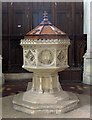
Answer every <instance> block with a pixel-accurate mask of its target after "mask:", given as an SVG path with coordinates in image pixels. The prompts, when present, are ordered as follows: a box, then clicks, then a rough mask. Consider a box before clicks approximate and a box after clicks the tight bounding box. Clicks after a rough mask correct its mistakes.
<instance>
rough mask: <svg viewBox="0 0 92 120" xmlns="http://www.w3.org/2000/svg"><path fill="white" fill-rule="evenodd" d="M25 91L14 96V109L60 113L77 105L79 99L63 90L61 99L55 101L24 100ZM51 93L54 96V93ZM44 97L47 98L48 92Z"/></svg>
mask: <svg viewBox="0 0 92 120" xmlns="http://www.w3.org/2000/svg"><path fill="white" fill-rule="evenodd" d="M25 93H26V92H25ZM25 93H21V94H17V95H15V96H14V98H13V107H14V109H15V110H18V111H22V112H25V113H28V114H61V113H64V112H68V111H71V110H73V109H75V108H77V107H78V102H79V99H78V98H77V96H76V95H75V94H73V93H71V92H65V91H63V95H62V96H61V97H62V99H60V100H58V102H56V103H55V102H54V103H41V102H40V101H39V100H38V101H39V103H33V102H28V101H24V100H23V96H24V94H25ZM61 93H62V91H61ZM64 94H66V95H67V94H68V96H66V97H64ZM51 95H52V96H54V94H51ZM58 95H60V93H57V96H58ZM46 97H47V99H48V100H49V98H48V94H46ZM63 97H64V99H63ZM56 98H57V97H56ZM59 98H60V96H59ZM65 98H66V99H65Z"/></svg>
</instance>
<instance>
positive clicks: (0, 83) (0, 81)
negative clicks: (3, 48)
mask: <svg viewBox="0 0 92 120" xmlns="http://www.w3.org/2000/svg"><path fill="white" fill-rule="evenodd" d="M1 85H2V57H1V55H0V86H1Z"/></svg>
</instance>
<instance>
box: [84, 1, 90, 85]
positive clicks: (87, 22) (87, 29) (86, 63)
mask: <svg viewBox="0 0 92 120" xmlns="http://www.w3.org/2000/svg"><path fill="white" fill-rule="evenodd" d="M91 1H92V0H89V1H88V0H84V34H87V51H86V53H85V55H84V71H83V83H85V84H91V85H92V13H91V12H92V2H91Z"/></svg>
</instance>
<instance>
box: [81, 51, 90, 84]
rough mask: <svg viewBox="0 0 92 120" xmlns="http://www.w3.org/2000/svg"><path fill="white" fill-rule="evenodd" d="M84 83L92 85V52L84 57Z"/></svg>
mask: <svg viewBox="0 0 92 120" xmlns="http://www.w3.org/2000/svg"><path fill="white" fill-rule="evenodd" d="M83 83H84V84H89V85H92V52H90V53H89V52H86V53H85V55H84V70H83Z"/></svg>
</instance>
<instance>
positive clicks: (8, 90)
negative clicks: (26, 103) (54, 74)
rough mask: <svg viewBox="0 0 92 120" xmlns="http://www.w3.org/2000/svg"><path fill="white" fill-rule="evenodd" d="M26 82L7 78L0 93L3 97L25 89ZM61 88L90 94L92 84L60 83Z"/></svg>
mask: <svg viewBox="0 0 92 120" xmlns="http://www.w3.org/2000/svg"><path fill="white" fill-rule="evenodd" d="M28 82H30V80H8V81H6V82H5V84H4V85H3V86H2V88H1V89H0V93H2V96H3V97H5V96H9V95H14V94H17V93H20V92H22V91H26V89H27V84H28ZM62 88H63V89H64V90H65V91H72V92H74V93H79V94H86V95H92V91H91V90H90V89H91V88H92V86H89V85H85V84H82V83H62Z"/></svg>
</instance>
